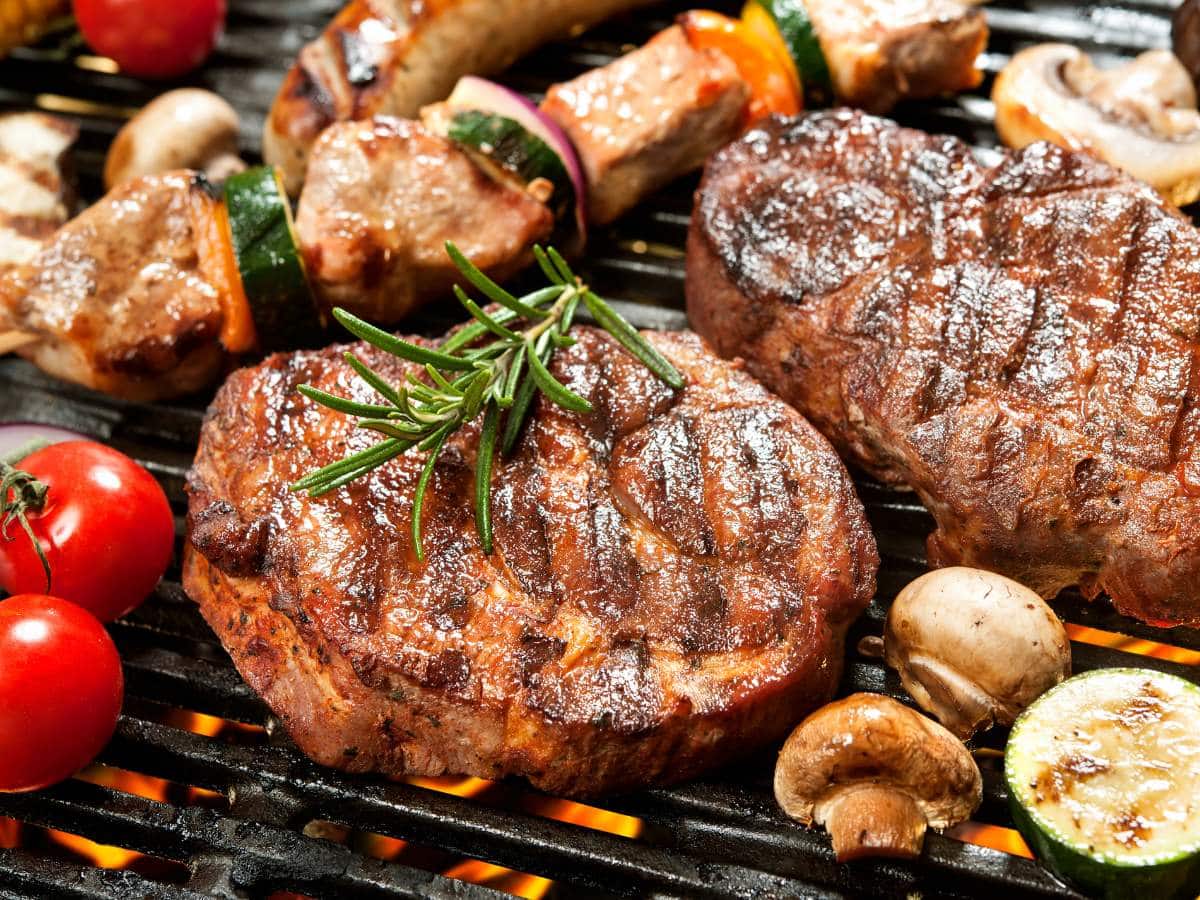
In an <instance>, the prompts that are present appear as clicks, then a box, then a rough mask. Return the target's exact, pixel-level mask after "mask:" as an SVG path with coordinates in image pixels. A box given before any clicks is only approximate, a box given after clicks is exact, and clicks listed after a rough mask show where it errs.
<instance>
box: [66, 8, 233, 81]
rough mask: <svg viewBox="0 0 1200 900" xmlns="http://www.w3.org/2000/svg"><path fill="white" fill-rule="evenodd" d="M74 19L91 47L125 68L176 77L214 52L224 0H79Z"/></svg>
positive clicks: (147, 75)
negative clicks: (165, 0) (166, 0)
mask: <svg viewBox="0 0 1200 900" xmlns="http://www.w3.org/2000/svg"><path fill="white" fill-rule="evenodd" d="M75 19H76V20H77V21H78V22H79V29H80V31H82V32H83V36H84V37H85V38H86V39H87V42H88V43H89V44H90V45H91V46H92V49H94V50H95V51H96V52H97V53H102V54H104V55H105V56H111V57H112V58H113V59H115V60H116V61H117V65H119V66H120V67H121V68H122V69H123V70H124V71H125V72H128V73H129V74H130V75H137V76H138V77H140V78H173V77H175V76H177V75H182V74H183V73H184V72H190V71H191V70H192V69H194V68H196V66H198V65H200V63H202V62H204V60H205V59H206V58H207V57H208V54H209V53H211V52H212V49H213V47H215V46H216V44H217V39H218V38H219V37H220V36H221V28H222V27H223V25H224V24H225V0H169V2H162V0H75Z"/></svg>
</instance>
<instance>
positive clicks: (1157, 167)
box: [992, 44, 1200, 206]
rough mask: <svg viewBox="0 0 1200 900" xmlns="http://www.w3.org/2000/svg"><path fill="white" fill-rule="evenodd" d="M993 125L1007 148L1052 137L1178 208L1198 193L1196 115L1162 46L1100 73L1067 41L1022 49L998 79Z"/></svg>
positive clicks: (1186, 85)
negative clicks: (1137, 180) (1092, 156)
mask: <svg viewBox="0 0 1200 900" xmlns="http://www.w3.org/2000/svg"><path fill="white" fill-rule="evenodd" d="M992 100H993V101H994V102H995V104H996V130H997V131H998V132H999V133H1000V137H1001V139H1002V140H1003V141H1004V143H1005V144H1007V145H1008V146H1010V147H1014V148H1019V147H1024V146H1025V145H1026V144H1031V143H1033V142H1034V141H1039V140H1047V141H1052V142H1054V143H1056V144H1058V145H1060V146H1062V147H1067V148H1068V149H1071V150H1084V151H1088V152H1091V153H1093V154H1095V155H1096V156H1098V157H1100V158H1101V159H1103V160H1105V161H1106V162H1109V163H1111V164H1112V165H1114V166H1117V167H1118V168H1121V169H1124V170H1125V171H1126V172H1128V173H1129V174H1131V175H1133V176H1134V177H1136V178H1140V179H1142V180H1143V181H1145V182H1147V183H1148V184H1150V185H1152V186H1153V187H1155V188H1156V189H1158V190H1159V191H1160V192H1161V193H1162V194H1163V195H1164V196H1165V197H1166V198H1167V199H1168V200H1170V201H1171V202H1172V203H1175V204H1177V205H1180V206H1182V205H1183V204H1186V203H1191V202H1192V201H1193V200H1195V199H1196V198H1197V197H1200V112H1197V110H1196V89H1195V87H1194V86H1193V84H1192V79H1191V76H1189V75H1188V73H1187V70H1186V69H1184V67H1183V65H1182V64H1181V63H1180V62H1179V60H1178V59H1176V58H1175V56H1174V54H1172V53H1170V52H1168V51H1166V50H1151V51H1149V52H1146V53H1143V54H1142V55H1141V56H1139V57H1137V59H1134V60H1132V61H1131V62H1128V63H1125V64H1124V65H1122V66H1118V67H1117V68H1114V69H1109V70H1107V71H1102V70H1100V69H1097V68H1096V66H1095V65H1094V64H1093V63H1092V60H1091V59H1090V58H1089V57H1088V56H1087V54H1085V53H1083V52H1082V51H1080V50H1078V49H1076V48H1075V47H1071V46H1069V45H1067V44H1040V45H1038V46H1036V47H1030V48H1029V49H1027V50H1022V51H1021V52H1020V53H1018V54H1017V55H1016V56H1014V57H1013V58H1012V61H1011V62H1009V64H1008V65H1007V66H1005V67H1004V71H1002V72H1001V73H1000V76H999V77H998V78H997V79H996V85H995V87H994V88H993V90H992Z"/></svg>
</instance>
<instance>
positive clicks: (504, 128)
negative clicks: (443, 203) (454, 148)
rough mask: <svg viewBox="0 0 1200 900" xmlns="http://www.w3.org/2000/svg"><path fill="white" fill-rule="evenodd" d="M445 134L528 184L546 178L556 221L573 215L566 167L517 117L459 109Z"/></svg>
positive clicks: (571, 189) (551, 209) (573, 189)
mask: <svg viewBox="0 0 1200 900" xmlns="http://www.w3.org/2000/svg"><path fill="white" fill-rule="evenodd" d="M446 137H448V138H450V140H452V141H455V142H456V143H459V144H462V145H463V146H466V147H469V148H471V149H472V150H475V151H476V152H478V153H482V154H483V155H484V156H486V157H488V158H489V159H491V160H492V161H493V162H495V163H496V164H497V165H500V166H502V167H503V168H505V169H507V170H508V171H510V172H512V173H513V174H515V175H516V176H517V177H518V178H520V179H521V180H522V181H524V182H525V183H526V184H528V183H529V182H531V181H533V180H535V179H537V178H545V179H546V180H547V181H549V182H550V183H551V184H552V185H553V186H554V193H553V194H552V195H551V197H550V202H549V203H548V204H547V205H548V206H549V207H550V211H551V212H552V213H553V214H554V219H555V221H556V222H563V221H564V220H566V219H567V218H569V217H570V216H571V214H572V212H573V210H574V208H575V201H576V197H575V187H574V185H573V184H572V183H571V176H570V175H569V174H568V173H567V167H566V166H565V165H564V164H563V161H562V159H560V158H559V155H558V154H557V153H555V152H554V149H553V148H552V147H551V146H550V145H549V144H547V143H546V142H545V141H543V140H542V139H541V138H540V137H538V136H537V135H536V134H534V133H533V132H531V131H529V130H528V129H526V128H525V127H524V126H523V125H522V124H521V123H520V122H518V121H517V120H516V119H510V118H508V117H507V116H502V115H499V114H497V113H490V112H485V111H482V110H475V109H464V110H459V111H458V112H456V113H454V115H453V116H452V117H451V119H450V123H449V126H448V128H447V131H446Z"/></svg>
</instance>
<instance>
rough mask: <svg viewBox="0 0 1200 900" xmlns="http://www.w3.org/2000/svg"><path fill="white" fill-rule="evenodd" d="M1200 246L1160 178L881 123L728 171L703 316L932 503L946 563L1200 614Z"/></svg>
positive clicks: (693, 252) (704, 324)
mask: <svg viewBox="0 0 1200 900" xmlns="http://www.w3.org/2000/svg"><path fill="white" fill-rule="evenodd" d="M1197 296H1200V234H1198V233H1197V231H1196V229H1195V228H1194V227H1193V226H1192V225H1191V223H1190V222H1188V221H1187V220H1186V219H1184V217H1183V216H1182V215H1180V214H1179V213H1178V212H1177V211H1176V210H1175V209H1174V208H1172V207H1169V206H1167V205H1166V204H1165V203H1164V202H1163V200H1162V198H1161V197H1160V196H1159V195H1158V194H1157V193H1156V192H1155V191H1154V190H1152V189H1151V188H1150V187H1148V186H1146V185H1143V184H1141V183H1139V182H1136V181H1134V180H1132V179H1131V178H1129V177H1128V176H1126V175H1123V174H1122V173H1121V172H1119V171H1117V170H1115V169H1113V168H1111V167H1109V166H1107V165H1105V164H1103V163H1101V162H1099V161H1097V160H1095V159H1093V158H1091V157H1088V156H1085V155H1082V154H1077V153H1072V152H1069V151H1066V150H1062V149H1059V148H1057V147H1054V146H1051V145H1048V144H1035V145H1032V146H1030V147H1027V148H1025V149H1024V150H1021V151H1020V152H1017V153H1012V154H1006V155H1005V156H1004V157H1003V159H1002V161H1001V162H1000V163H999V164H998V165H997V166H996V167H995V168H993V169H986V168H984V167H983V166H982V165H980V164H979V163H978V162H976V160H975V159H974V157H973V156H972V155H971V152H970V150H969V148H968V147H967V146H966V145H964V144H963V143H962V142H960V141H958V140H957V139H955V138H950V137H935V136H931V135H928V134H925V133H923V132H918V131H912V130H909V129H905V128H900V127H899V126H897V125H895V124H893V123H891V122H887V121H885V120H882V119H877V118H873V117H870V116H867V115H864V114H861V113H855V112H850V111H834V112H827V113H820V114H815V115H812V116H808V117H805V118H801V119H796V120H790V121H783V120H775V121H771V122H768V123H765V124H763V125H762V126H761V127H759V128H756V129H754V130H752V131H751V132H749V133H747V134H746V135H745V136H744V137H743V138H742V139H741V140H740V141H738V142H736V143H735V144H732V145H730V146H728V147H726V148H725V149H723V150H722V151H720V152H719V153H717V154H716V155H715V156H714V157H713V159H712V160H711V161H710V163H709V165H708V168H707V171H706V173H705V176H704V179H703V181H702V184H701V187H700V190H699V194H698V204H697V207H696V211H695V214H694V217H693V220H692V226H691V230H690V233H689V237H688V260H687V300H688V311H689V314H690V316H691V320H692V323H693V325H694V326H695V327H696V329H697V330H698V331H700V333H701V334H703V335H705V336H706V337H707V338H708V339H709V340H710V341H712V343H713V345H714V347H715V348H716V349H717V351H718V352H719V353H721V354H722V355H726V356H735V355H736V356H740V357H742V358H744V359H745V360H746V363H747V366H748V368H749V371H750V372H751V373H752V374H754V375H756V376H757V377H758V378H760V379H762V380H763V381H764V382H765V383H766V384H767V385H768V386H770V387H771V388H773V389H774V390H776V391H777V392H778V393H779V394H780V395H781V396H782V397H783V398H784V399H785V400H787V401H789V402H790V403H792V404H793V405H794V406H795V407H796V408H797V409H799V410H800V411H801V412H802V413H804V414H805V415H807V416H809V417H810V419H811V420H812V421H813V423H814V424H815V425H817V427H818V428H820V429H821V431H823V432H824V433H825V435H826V436H828V437H829V438H830V440H832V441H833V443H834V445H835V446H836V447H837V448H838V449H839V450H840V451H841V452H842V454H843V455H844V456H845V457H846V458H847V459H849V460H851V461H853V462H854V463H857V464H858V465H860V466H862V467H863V468H865V469H867V470H868V471H869V472H871V473H873V474H874V475H875V476H877V477H879V478H881V479H883V480H884V481H887V482H890V483H893V484H906V485H909V486H911V487H912V488H914V489H915V490H916V492H917V493H918V495H919V496H920V498H921V499H922V501H924V503H925V504H926V505H927V506H928V507H929V509H930V511H931V512H932V513H933V516H934V518H935V520H936V522H937V530H936V531H935V532H934V533H933V534H932V535H931V536H930V538H929V542H928V555H929V560H930V562H931V563H932V564H934V565H951V564H963V565H972V566H979V567H982V568H986V569H992V570H994V571H998V572H1002V573H1004V574H1006V575H1009V576H1011V577H1013V578H1015V579H1017V580H1018V581H1021V582H1022V583H1024V584H1027V585H1029V586H1030V587H1032V588H1033V589H1035V590H1037V591H1039V592H1040V593H1041V594H1042V595H1043V596H1046V597H1052V596H1054V595H1055V594H1057V593H1058V592H1059V591H1061V590H1062V589H1063V588H1066V587H1069V586H1071V585H1078V586H1079V587H1080V588H1081V589H1082V590H1083V592H1084V593H1085V594H1086V595H1088V596H1092V597H1094V596H1096V595H1097V594H1098V593H1100V592H1102V591H1104V592H1107V593H1108V594H1109V595H1110V596H1111V597H1112V599H1113V602H1114V603H1115V605H1116V607H1117V609H1119V610H1120V611H1122V612H1123V613H1126V614H1128V615H1132V616H1137V617H1138V618H1140V619H1143V620H1145V621H1148V622H1155V623H1160V624H1166V623H1188V624H1191V625H1196V624H1200V453H1197V438H1198V437H1200V409H1198V408H1197V398H1198V396H1200V366H1198V365H1197V361H1196V358H1197V353H1198V347H1197V345H1198V343H1200V310H1198V308H1197V305H1196V297H1197Z"/></svg>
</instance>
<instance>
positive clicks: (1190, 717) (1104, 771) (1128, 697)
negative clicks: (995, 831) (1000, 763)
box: [1004, 669, 1200, 900]
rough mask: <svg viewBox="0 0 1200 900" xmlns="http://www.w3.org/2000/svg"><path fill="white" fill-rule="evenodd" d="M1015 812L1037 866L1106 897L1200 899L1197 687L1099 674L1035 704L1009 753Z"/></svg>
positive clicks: (1168, 678)
mask: <svg viewBox="0 0 1200 900" xmlns="http://www.w3.org/2000/svg"><path fill="white" fill-rule="evenodd" d="M1004 770H1005V778H1006V780H1007V782H1008V790H1009V796H1010V800H1011V805H1012V811H1013V816H1014V818H1015V819H1016V822H1017V827H1018V828H1019V829H1020V831H1021V833H1022V834H1023V835H1024V837H1025V839H1026V841H1027V842H1028V843H1029V845H1030V847H1031V848H1032V849H1033V850H1034V852H1035V853H1036V854H1037V855H1038V857H1039V858H1040V859H1041V860H1042V862H1043V863H1044V864H1046V865H1047V866H1048V867H1049V868H1050V869H1051V870H1053V871H1054V872H1055V873H1056V874H1057V875H1058V876H1059V877H1061V878H1063V879H1064V880H1065V881H1068V882H1070V883H1071V884H1073V885H1075V886H1077V887H1079V888H1081V889H1082V890H1084V891H1086V892H1088V893H1089V894H1091V895H1093V896H1097V897H1103V898H1105V900H1124V898H1141V900H1150V898H1155V900H1168V898H1182V897H1189V898H1191V897H1195V896H1196V895H1197V892H1200V687H1197V685H1195V684H1192V683H1191V682H1189V681H1185V680H1184V679H1182V678H1177V677H1175V676H1173V675H1167V674H1164V673H1162V672H1156V671H1152V670H1149V669H1097V670H1094V671H1091V672H1087V673H1084V674H1083V675H1077V676H1076V677H1074V678H1070V679H1068V680H1067V681H1064V682H1063V683H1062V684H1060V685H1058V686H1057V687H1054V688H1052V689H1051V690H1049V691H1047V692H1046V693H1045V694H1043V695H1042V696H1041V697H1040V698H1038V700H1037V702H1035V703H1034V704H1033V705H1032V706H1030V707H1029V708H1028V709H1027V710H1026V711H1025V712H1024V713H1022V714H1021V716H1020V717H1019V718H1018V719H1017V721H1016V724H1015V725H1014V726H1013V730H1012V733H1011V735H1010V736H1009V740H1008V747H1007V750H1006V752H1005V764H1004Z"/></svg>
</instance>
